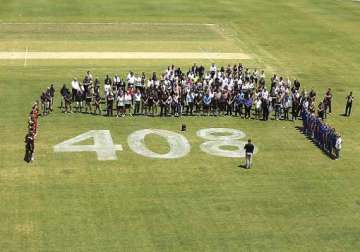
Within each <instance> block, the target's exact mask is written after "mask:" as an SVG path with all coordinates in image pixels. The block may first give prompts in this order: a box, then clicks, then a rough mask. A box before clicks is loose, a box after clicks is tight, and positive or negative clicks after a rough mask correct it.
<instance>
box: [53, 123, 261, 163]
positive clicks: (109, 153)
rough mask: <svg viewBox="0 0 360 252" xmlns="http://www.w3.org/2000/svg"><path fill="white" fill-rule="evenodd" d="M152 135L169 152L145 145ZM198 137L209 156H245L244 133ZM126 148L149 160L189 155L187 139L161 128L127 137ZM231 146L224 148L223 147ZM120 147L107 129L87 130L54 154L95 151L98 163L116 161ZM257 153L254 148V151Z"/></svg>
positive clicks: (218, 131) (214, 131) (207, 132)
mask: <svg viewBox="0 0 360 252" xmlns="http://www.w3.org/2000/svg"><path fill="white" fill-rule="evenodd" d="M149 134H155V135H158V136H160V137H163V138H165V139H166V141H167V143H168V145H169V147H170V150H169V151H168V152H167V153H165V154H160V153H156V152H154V151H152V150H150V149H149V148H148V147H147V146H146V144H145V137H146V136H147V135H149ZM197 136H198V137H200V138H202V139H204V140H207V141H205V142H204V143H202V144H201V145H200V149H201V150H202V151H203V152H205V153H207V154H210V155H214V156H220V157H229V158H241V157H245V152H244V145H245V143H246V142H244V141H241V140H240V139H244V138H245V137H246V135H245V133H244V132H242V131H240V130H236V129H228V128H209V129H201V130H199V131H197ZM88 139H92V140H93V142H94V144H92V145H77V143H80V142H82V141H85V140H88ZM127 142H128V145H129V147H130V149H131V150H132V151H134V152H135V153H137V154H139V155H141V156H144V157H148V158H162V159H174V158H181V157H184V156H186V155H187V154H188V153H189V152H190V144H189V142H188V140H187V139H186V138H185V137H184V136H183V135H180V134H178V133H175V132H172V131H168V130H161V129H143V130H138V131H135V132H134V133H132V134H130V135H129V137H128V139H127ZM227 146H228V147H232V148H231V149H228V148H227V149H226V147H227ZM122 150H123V148H122V145H121V144H114V143H113V140H112V137H111V134H110V131H109V130H90V131H88V132H86V133H83V134H81V135H78V136H76V137H74V138H71V139H69V140H66V141H64V142H62V143H59V144H57V145H55V146H54V151H55V152H88V151H91V152H95V153H96V155H97V159H98V160H116V159H117V155H116V152H117V151H122ZM255 151H256V148H255Z"/></svg>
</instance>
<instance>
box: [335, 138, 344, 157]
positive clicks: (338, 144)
mask: <svg viewBox="0 0 360 252" xmlns="http://www.w3.org/2000/svg"><path fill="white" fill-rule="evenodd" d="M341 144H342V139H341V136H340V134H338V136H337V138H336V143H335V160H338V159H339V158H340V150H341Z"/></svg>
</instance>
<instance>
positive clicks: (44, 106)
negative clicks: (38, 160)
mask: <svg viewBox="0 0 360 252" xmlns="http://www.w3.org/2000/svg"><path fill="white" fill-rule="evenodd" d="M54 97H55V88H54V85H53V84H51V85H50V86H49V87H48V88H47V89H46V90H44V91H43V92H42V93H41V95H40V102H39V101H36V102H34V103H33V105H32V107H31V110H30V113H29V116H28V124H27V133H26V135H25V140H24V142H25V157H24V161H25V162H27V163H30V162H32V161H34V158H35V157H34V152H35V139H36V136H37V133H38V128H39V116H40V115H41V116H47V115H48V114H49V113H50V112H52V111H53V104H54Z"/></svg>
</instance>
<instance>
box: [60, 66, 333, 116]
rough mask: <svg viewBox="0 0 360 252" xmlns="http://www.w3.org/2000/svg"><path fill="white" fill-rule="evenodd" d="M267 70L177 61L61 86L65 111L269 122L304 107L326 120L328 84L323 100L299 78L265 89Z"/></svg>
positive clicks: (279, 80) (280, 80) (276, 82)
mask: <svg viewBox="0 0 360 252" xmlns="http://www.w3.org/2000/svg"><path fill="white" fill-rule="evenodd" d="M265 78H266V77H265V73H264V71H258V70H257V69H253V70H250V69H248V68H246V67H244V66H243V65H242V64H236V65H233V66H230V65H228V66H226V67H223V66H222V67H220V68H218V67H217V66H216V65H215V64H212V65H211V66H210V68H209V69H208V70H207V71H206V70H205V67H204V66H198V65H196V64H194V65H193V66H192V67H191V68H190V69H188V71H186V72H183V71H182V70H181V69H180V68H178V67H175V66H174V65H172V66H169V67H168V68H167V69H166V70H165V71H164V72H163V73H161V74H157V73H155V72H154V73H152V74H151V75H150V76H146V74H145V73H142V74H140V75H136V74H134V73H133V72H129V73H128V74H127V76H126V77H125V78H124V79H123V78H121V77H120V76H119V75H115V76H113V77H110V76H109V75H106V77H105V79H104V80H103V86H102V84H101V82H100V80H99V79H97V78H94V77H93V75H92V73H91V72H90V71H88V72H87V73H86V74H85V77H84V78H83V80H82V81H79V80H78V79H77V78H74V79H73V80H72V82H71V88H68V87H67V86H66V85H65V84H64V85H63V87H62V88H61V90H60V93H61V96H62V101H61V108H62V110H63V112H65V113H72V112H84V113H92V114H99V115H101V114H104V115H106V116H117V117H123V116H138V115H147V116H163V117H164V116H184V115H187V116H192V115H213V116H219V115H223V116H239V117H242V118H246V119H249V118H254V119H261V120H265V121H267V120H269V118H270V115H271V114H273V116H274V119H275V120H280V119H282V120H296V119H297V118H301V111H302V110H304V109H305V110H309V111H310V112H311V113H316V112H317V114H318V116H319V117H320V118H322V119H324V118H326V116H327V114H328V113H331V102H332V91H331V89H330V88H329V89H328V90H327V91H326V93H325V95H324V97H323V99H322V100H321V102H320V103H319V104H315V97H316V93H315V91H314V90H311V91H310V92H305V91H304V90H300V86H301V84H300V81H299V80H296V79H295V80H293V81H291V80H290V79H289V78H283V77H281V76H278V75H273V76H272V77H271V78H270V85H268V87H266V85H265V84H266V81H265Z"/></svg>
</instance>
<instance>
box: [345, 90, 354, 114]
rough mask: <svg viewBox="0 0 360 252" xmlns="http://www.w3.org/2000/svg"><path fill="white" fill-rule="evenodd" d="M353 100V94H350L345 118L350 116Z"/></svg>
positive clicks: (347, 99)
mask: <svg viewBox="0 0 360 252" xmlns="http://www.w3.org/2000/svg"><path fill="white" fill-rule="evenodd" d="M353 100H354V97H353V95H352V92H350V94H349V95H348V96H346V107H345V116H350V114H351V107H352V103H353Z"/></svg>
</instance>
